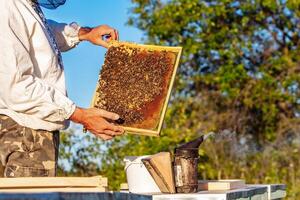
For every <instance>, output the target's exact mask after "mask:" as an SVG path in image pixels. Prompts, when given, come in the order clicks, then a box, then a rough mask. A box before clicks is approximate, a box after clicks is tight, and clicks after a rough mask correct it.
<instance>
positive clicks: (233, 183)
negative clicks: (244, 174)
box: [198, 179, 246, 191]
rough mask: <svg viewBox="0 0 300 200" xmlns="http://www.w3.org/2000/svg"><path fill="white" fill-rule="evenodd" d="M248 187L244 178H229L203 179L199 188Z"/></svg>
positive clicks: (229, 188)
mask: <svg viewBox="0 0 300 200" xmlns="http://www.w3.org/2000/svg"><path fill="white" fill-rule="evenodd" d="M240 188H246V184H245V181H244V180H240V179H228V180H225V179H224V180H203V181H199V184H198V190H200V191H201V190H208V191H210V190H233V189H240Z"/></svg>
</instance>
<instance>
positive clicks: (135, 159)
mask: <svg viewBox="0 0 300 200" xmlns="http://www.w3.org/2000/svg"><path fill="white" fill-rule="evenodd" d="M147 157H149V156H126V157H125V159H124V161H125V171H126V177H127V183H128V189H129V192H131V193H160V189H159V188H158V186H157V184H156V183H155V181H154V179H153V178H152V176H151V174H150V173H149V172H148V170H147V168H146V167H145V165H144V164H143V162H142V159H143V158H147Z"/></svg>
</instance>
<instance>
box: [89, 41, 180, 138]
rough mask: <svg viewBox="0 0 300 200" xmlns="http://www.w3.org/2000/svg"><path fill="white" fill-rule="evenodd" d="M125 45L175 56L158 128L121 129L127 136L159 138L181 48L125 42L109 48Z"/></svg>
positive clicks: (112, 43) (92, 104)
mask: <svg viewBox="0 0 300 200" xmlns="http://www.w3.org/2000/svg"><path fill="white" fill-rule="evenodd" d="M122 44H123V45H126V46H128V47H133V48H142V49H147V50H150V51H151V50H153V51H168V52H172V53H175V54H177V55H176V59H175V62H174V65H173V72H172V75H171V79H170V81H169V85H168V92H167V94H166V96H165V99H164V104H163V106H162V110H161V112H160V118H159V123H158V126H157V127H156V128H155V130H149V129H142V128H133V127H126V126H123V128H124V129H125V132H126V133H127V134H137V135H147V136H159V134H160V132H161V129H162V126H163V121H164V117H165V114H166V111H167V106H168V103H169V100H170V96H171V91H172V87H173V84H174V81H175V77H176V73H177V70H178V66H179V62H180V57H181V53H182V47H168V46H155V45H143V44H134V43H127V42H116V41H114V42H111V43H110V46H117V45H122ZM98 87H99V84H98V83H97V86H96V90H95V93H94V96H93V99H92V102H91V106H92V107H93V106H94V105H95V103H96V101H97V99H98V97H97V92H96V91H97V88H98Z"/></svg>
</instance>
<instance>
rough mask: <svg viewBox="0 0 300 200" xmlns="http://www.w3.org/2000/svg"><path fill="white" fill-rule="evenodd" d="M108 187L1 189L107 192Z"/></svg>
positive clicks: (37, 191)
mask: <svg viewBox="0 0 300 200" xmlns="http://www.w3.org/2000/svg"><path fill="white" fill-rule="evenodd" d="M107 191H108V189H107V187H71V188H69V187H65V188H64V187H62V188H9V189H0V193H2V194H3V193H48V192H71V193H76V192H80V193H82V192H107Z"/></svg>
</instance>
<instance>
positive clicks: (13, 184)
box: [0, 176, 108, 189]
mask: <svg viewBox="0 0 300 200" xmlns="http://www.w3.org/2000/svg"><path fill="white" fill-rule="evenodd" d="M107 186H108V181H107V178H104V177H101V176H94V177H32V178H0V189H7V188H51V187H107Z"/></svg>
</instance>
